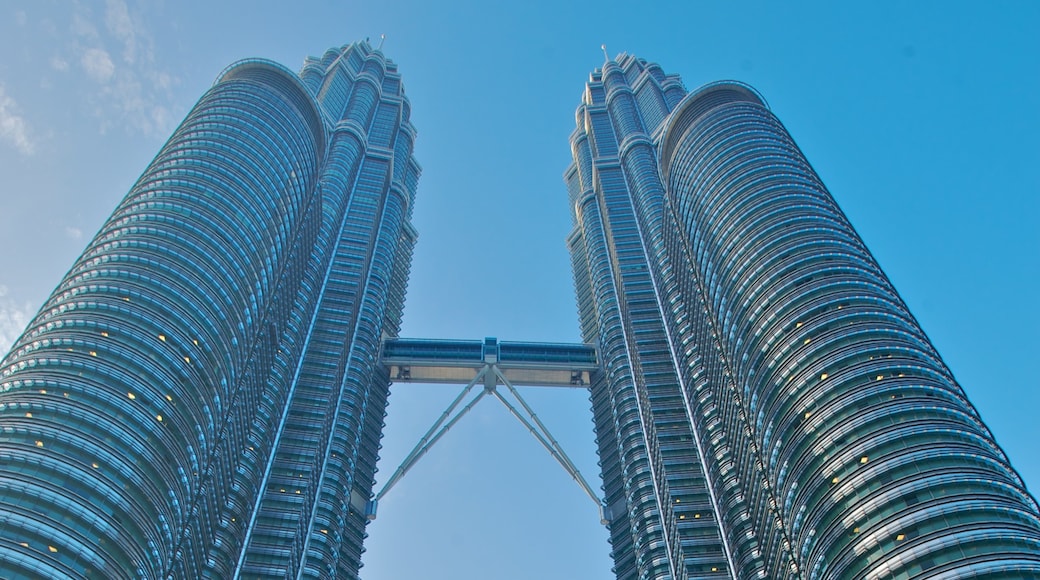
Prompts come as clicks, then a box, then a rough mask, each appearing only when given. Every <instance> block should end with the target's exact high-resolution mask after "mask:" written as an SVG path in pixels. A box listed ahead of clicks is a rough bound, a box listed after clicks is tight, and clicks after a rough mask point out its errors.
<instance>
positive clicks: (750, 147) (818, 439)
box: [661, 83, 1040, 579]
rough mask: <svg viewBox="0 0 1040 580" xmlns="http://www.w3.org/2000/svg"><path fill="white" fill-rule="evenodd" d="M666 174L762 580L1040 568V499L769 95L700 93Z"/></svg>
mask: <svg viewBox="0 0 1040 580" xmlns="http://www.w3.org/2000/svg"><path fill="white" fill-rule="evenodd" d="M661 166H662V174H663V176H664V179H665V184H666V187H667V190H668V203H669V204H670V207H671V209H672V210H673V212H674V218H675V220H676V222H677V223H676V224H675V227H673V228H671V229H672V230H673V235H672V236H671V239H670V240H669V245H670V248H671V251H672V252H673V253H685V254H686V255H688V256H689V257H690V260H691V265H692V269H693V272H692V274H693V275H692V276H690V279H691V280H690V281H691V282H692V283H689V284H687V292H689V295H688V308H689V307H693V308H694V309H696V308H698V307H700V309H701V312H700V313H699V314H700V315H701V318H702V320H701V325H702V326H703V327H704V329H703V330H704V336H705V337H706V338H707V339H708V343H709V344H710V345H711V346H710V347H709V348H708V349H707V350H709V351H710V352H711V353H712V355H713V356H712V357H710V359H711V360H710V361H709V362H708V363H707V365H705V366H706V367H707V368H705V372H707V373H708V374H709V375H711V374H713V373H714V374H715V375H716V376H715V378H714V380H710V381H709V382H708V384H707V385H706V386H705V387H704V389H706V390H709V391H711V393H710V396H711V397H712V398H713V401H714V402H715V404H716V405H718V407H719V417H720V423H719V425H718V426H717V427H715V428H716V429H720V430H723V431H725V433H726V439H727V442H725V443H724V444H722V445H719V446H717V447H718V449H717V451H716V453H717V454H718V455H725V456H726V457H729V458H732V461H733V465H732V484H733V485H734V486H735V487H736V488H740V489H741V490H742V492H741V493H740V494H739V495H741V496H742V497H741V498H739V499H741V500H742V501H739V502H736V504H735V507H736V509H735V510H734V512H733V513H732V514H731V515H732V516H733V517H732V518H730V519H727V520H726V521H724V525H725V526H736V527H742V526H743V525H744V524H743V522H746V521H750V522H751V524H752V525H751V526H750V529H749V533H746V534H743V536H744V539H742V540H741V539H739V538H735V541H738V542H742V543H744V544H747V545H749V551H751V550H758V551H759V552H761V553H762V554H763V556H764V557H765V564H766V568H765V573H766V577H768V578H784V577H791V578H810V579H816V578H821V579H822V578H850V579H851V578H910V577H918V576H920V575H922V574H928V575H930V576H936V577H943V578H962V577H969V576H970V577H975V578H978V577H1004V578H1007V577H1011V576H1014V577H1016V578H1021V577H1036V576H1037V575H1038V574H1040V518H1038V515H1037V506H1036V502H1035V500H1034V499H1033V498H1031V497H1030V496H1029V495H1028V493H1027V492H1026V490H1025V488H1024V486H1023V484H1022V482H1021V480H1020V479H1019V477H1018V475H1017V474H1016V473H1015V471H1014V470H1013V469H1012V468H1011V466H1010V465H1009V464H1008V462H1007V458H1006V457H1005V456H1004V454H1003V452H1002V451H1001V450H1000V448H999V447H998V446H997V445H996V443H994V441H993V438H992V436H991V434H990V433H989V431H988V430H987V429H986V427H985V425H984V424H983V423H982V421H981V420H980V419H979V417H978V415H977V413H976V412H975V410H974V408H973V407H972V406H971V405H970V403H968V401H967V400H966V398H965V396H964V393H963V391H962V390H961V389H960V387H959V386H958V385H957V383H956V382H955V381H954V379H953V377H952V375H951V374H950V372H949V370H948V369H947V368H946V366H945V365H944V364H943V363H942V361H941V359H940V358H939V356H938V354H937V353H936V352H935V349H934V348H933V347H932V345H931V344H930V343H929V341H928V339H927V337H926V336H925V335H924V332H923V331H922V330H921V329H920V327H919V326H918V325H917V323H916V321H915V320H914V318H913V317H912V316H911V314H910V313H909V311H908V310H907V309H906V306H905V305H904V304H903V302H902V300H901V299H900V298H899V296H898V294H897V293H896V292H895V290H894V288H893V287H892V285H891V283H890V282H889V281H888V279H887V278H886V277H885V275H884V273H883V272H882V271H881V269H880V268H879V267H878V265H877V263H876V262H875V261H874V259H873V257H872V256H871V255H870V253H869V252H868V251H867V249H866V247H865V246H864V245H863V242H862V240H860V239H859V237H858V235H857V234H856V233H855V231H854V230H853V228H852V226H851V225H850V224H849V222H848V220H847V219H846V218H845V216H844V215H843V214H842V212H841V210H840V209H839V208H838V207H837V205H836V204H835V202H834V200H833V198H832V197H831V196H830V194H829V193H828V192H827V191H826V189H825V188H824V186H823V184H822V183H821V182H820V180H819V178H818V177H817V176H816V174H815V173H814V172H813V170H812V168H811V167H810V166H809V163H808V162H807V161H806V160H805V158H804V157H803V156H802V154H801V152H800V151H799V150H798V148H797V146H796V145H795V144H794V142H793V141H792V140H791V137H790V136H789V135H788V133H787V132H786V130H785V129H784V128H783V126H782V125H781V124H780V122H779V121H778V120H777V119H776V117H775V116H773V115H772V113H771V112H770V111H769V109H768V108H767V107H766V106H765V105H764V103H763V102H762V101H761V99H760V98H759V97H758V96H757V94H755V93H754V92H753V91H752V90H750V89H748V88H747V87H745V86H743V85H738V84H735V83H721V84H716V85H712V86H709V87H706V88H704V89H702V90H700V91H697V92H696V93H694V94H692V95H690V96H689V97H688V98H687V99H686V100H685V101H684V102H683V103H682V104H681V105H680V107H679V109H678V110H677V111H676V113H675V114H674V117H673V119H672V120H671V121H670V127H669V128H668V130H667V134H666V136H665V137H664V138H663V144H662V159H661ZM666 229H668V228H666ZM692 314H693V315H694V318H696V317H697V316H696V315H697V314H698V313H697V312H693V313H692ZM695 326H696V325H695ZM702 430H703V431H704V432H705V435H710V432H711V431H712V428H710V427H708V426H705V427H704V428H703V429H702ZM720 479H722V478H720ZM995 562H1001V564H999V565H996V564H995Z"/></svg>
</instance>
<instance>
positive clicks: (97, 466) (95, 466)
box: [90, 463, 101, 469]
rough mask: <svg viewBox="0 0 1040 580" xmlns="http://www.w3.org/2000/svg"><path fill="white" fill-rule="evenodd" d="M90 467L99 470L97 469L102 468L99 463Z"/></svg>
mask: <svg viewBox="0 0 1040 580" xmlns="http://www.w3.org/2000/svg"><path fill="white" fill-rule="evenodd" d="M90 466H91V467H93V468H94V469H97V468H99V467H101V466H100V465H98V464H97V463H91V464H90Z"/></svg>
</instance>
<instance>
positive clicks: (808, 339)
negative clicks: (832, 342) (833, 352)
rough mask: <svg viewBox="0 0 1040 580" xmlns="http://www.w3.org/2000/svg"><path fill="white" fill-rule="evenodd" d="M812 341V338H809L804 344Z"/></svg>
mask: <svg viewBox="0 0 1040 580" xmlns="http://www.w3.org/2000/svg"><path fill="white" fill-rule="evenodd" d="M810 341H812V339H811V338H807V339H805V342H803V343H802V344H809V342H810Z"/></svg>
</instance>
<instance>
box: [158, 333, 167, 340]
mask: <svg viewBox="0 0 1040 580" xmlns="http://www.w3.org/2000/svg"><path fill="white" fill-rule="evenodd" d="M159 340H161V341H163V342H166V335H165V334H160V335H159Z"/></svg>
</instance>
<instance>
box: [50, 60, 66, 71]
mask: <svg viewBox="0 0 1040 580" xmlns="http://www.w3.org/2000/svg"><path fill="white" fill-rule="evenodd" d="M50 64H51V68H52V69H54V70H56V71H58V72H65V71H67V70H69V61H67V60H65V59H64V58H61V57H60V56H52V57H51V62H50Z"/></svg>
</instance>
